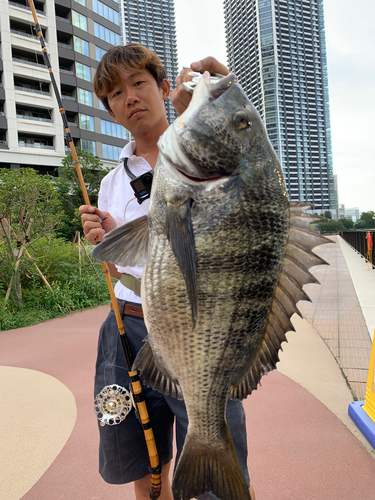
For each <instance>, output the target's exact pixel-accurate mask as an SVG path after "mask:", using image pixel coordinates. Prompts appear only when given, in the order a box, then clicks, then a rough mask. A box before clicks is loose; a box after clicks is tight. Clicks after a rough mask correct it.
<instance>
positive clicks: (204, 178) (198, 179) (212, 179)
mask: <svg viewBox="0 0 375 500" xmlns="http://www.w3.org/2000/svg"><path fill="white" fill-rule="evenodd" d="M174 168H175V169H176V170H177V171H178V172H179V173H180V174H182V175H183V176H184V177H187V178H188V179H189V180H191V181H193V182H205V181H217V180H218V179H222V178H223V177H229V176H228V175H219V174H218V175H215V176H213V177H193V176H192V175H188V174H187V173H186V172H183V171H182V170H180V169H179V168H177V167H176V165H174Z"/></svg>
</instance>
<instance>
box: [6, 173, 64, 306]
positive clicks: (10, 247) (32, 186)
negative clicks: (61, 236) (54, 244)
mask: <svg viewBox="0 0 375 500" xmlns="http://www.w3.org/2000/svg"><path fill="white" fill-rule="evenodd" d="M60 221H61V203H60V197H59V195H58V193H57V190H56V187H55V185H54V183H53V181H52V178H51V177H50V176H47V175H46V176H43V175H39V174H38V173H37V172H36V171H35V170H33V169H31V168H22V169H19V170H8V169H5V168H4V169H2V170H0V282H1V283H2V284H3V285H4V288H5V289H7V290H8V292H9V293H12V294H13V297H14V298H15V299H16V301H18V302H19V303H20V302H21V301H22V287H21V277H22V276H23V275H25V274H26V273H27V270H28V267H29V266H28V262H27V259H28V258H27V248H28V247H31V246H32V245H33V244H34V243H36V242H37V241H38V240H40V239H41V238H43V237H46V242H47V244H48V242H49V240H50V238H51V237H53V234H54V231H55V229H56V228H57V227H58V226H59V224H60ZM14 234H15V235H16V238H15V237H14Z"/></svg>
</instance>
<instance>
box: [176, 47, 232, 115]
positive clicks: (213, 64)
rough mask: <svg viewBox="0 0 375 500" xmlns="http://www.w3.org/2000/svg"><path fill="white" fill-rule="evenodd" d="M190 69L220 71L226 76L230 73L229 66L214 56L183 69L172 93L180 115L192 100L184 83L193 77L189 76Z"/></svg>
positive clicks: (220, 73) (200, 71)
mask: <svg viewBox="0 0 375 500" xmlns="http://www.w3.org/2000/svg"><path fill="white" fill-rule="evenodd" d="M190 71H197V72H199V73H204V72H205V71H209V72H210V73H219V75H224V76H225V75H227V74H228V73H229V71H228V68H227V67H226V66H224V64H221V63H220V62H219V61H218V60H217V59H215V58H214V57H206V58H205V59H201V60H200V61H197V62H194V63H192V64H191V66H190V68H188V69H183V70H182V71H181V72H180V74H179V75H178V77H177V78H176V85H177V87H176V88H175V89H173V90H172V94H171V100H172V104H173V107H174V109H175V110H176V111H177V113H178V114H179V115H182V113H183V112H184V111H185V109H186V108H187V107H188V106H189V103H190V101H191V97H192V96H191V94H190V93H189V92H187V91H186V90H185V89H184V87H183V85H182V84H183V83H184V82H187V81H189V80H191V79H192V77H191V76H189V73H190Z"/></svg>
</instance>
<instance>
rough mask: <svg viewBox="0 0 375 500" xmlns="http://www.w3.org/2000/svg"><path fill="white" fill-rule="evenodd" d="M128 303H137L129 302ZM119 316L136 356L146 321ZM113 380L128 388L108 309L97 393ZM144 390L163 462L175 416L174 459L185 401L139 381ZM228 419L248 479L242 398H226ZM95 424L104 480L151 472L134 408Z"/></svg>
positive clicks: (162, 462)
mask: <svg viewBox="0 0 375 500" xmlns="http://www.w3.org/2000/svg"><path fill="white" fill-rule="evenodd" d="M123 304H124V302H123ZM130 304H132V305H138V304H133V303H131V302H130ZM122 310H123V307H122ZM121 312H122V311H121ZM123 321H124V327H125V332H126V334H127V336H128V339H129V342H130V346H131V349H132V351H133V356H134V357H135V356H136V354H137V352H138V351H139V350H140V349H141V347H142V345H143V340H144V338H145V337H146V336H147V330H146V327H145V324H144V321H143V320H142V319H140V318H136V317H134V316H128V315H123ZM112 384H118V385H120V386H122V387H125V388H127V389H129V385H130V381H129V376H128V370H127V368H126V364H125V360H124V354H123V352H122V347H121V343H120V340H119V332H118V327H117V322H116V317H115V314H114V312H113V311H112V310H111V311H110V313H109V314H108V317H107V318H106V320H105V321H104V323H103V325H102V327H101V329H100V334H99V344H98V357H97V363H96V373H95V396H96V395H97V394H98V393H99V392H100V391H101V390H102V389H103V387H105V386H107V385H112ZM143 394H144V397H145V401H146V405H147V410H148V413H149V416H150V421H151V424H152V429H153V432H154V436H155V441H156V446H157V450H158V455H159V461H160V465H161V466H163V465H165V464H167V463H168V462H170V460H171V459H172V441H173V424H174V421H176V445H177V456H176V463H177V461H178V458H179V456H180V453H181V450H182V446H183V444H184V440H185V436H186V431H187V425H188V421H187V414H186V409H185V404H184V402H183V401H179V400H177V399H175V398H172V397H170V396H165V395H163V394H160V393H158V392H156V391H154V390H152V389H151V388H150V387H147V386H143ZM227 422H228V426H229V429H230V432H231V435H232V439H233V443H234V447H235V450H236V453H237V457H238V460H239V463H240V467H241V470H242V472H243V474H244V476H245V479H246V480H247V481H248V482H250V480H249V475H248V471H247V438H246V421H245V412H244V410H243V406H242V403H240V402H239V401H232V400H228V404H227ZM98 424H99V422H98ZM98 427H99V433H100V446H99V472H100V474H101V476H102V477H103V479H104V480H105V481H106V482H107V483H111V484H123V483H130V482H133V481H136V480H138V479H141V478H143V477H145V476H147V475H148V474H149V459H148V452H147V447H146V444H145V440H144V433H143V429H142V426H141V424H140V423H139V421H138V420H137V418H136V416H135V412H134V410H132V411H130V413H129V414H128V415H127V417H126V418H125V420H124V421H123V422H121V423H120V424H118V425H113V426H109V425H105V426H104V427H101V426H100V425H98ZM214 498H216V497H215V496H214V495H212V494H211V493H205V494H204V495H201V496H200V497H199V499H201V500H209V499H214Z"/></svg>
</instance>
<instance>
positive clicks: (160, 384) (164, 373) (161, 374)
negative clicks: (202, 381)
mask: <svg viewBox="0 0 375 500" xmlns="http://www.w3.org/2000/svg"><path fill="white" fill-rule="evenodd" d="M132 369H133V370H139V371H140V372H141V375H142V378H143V379H144V381H145V382H146V384H147V385H149V386H150V387H152V388H153V389H154V390H155V391H158V392H162V393H163V394H166V395H167V396H172V397H174V398H177V399H183V396H182V391H181V387H180V384H179V382H178V380H177V379H176V378H175V377H172V375H171V374H170V373H169V371H168V370H167V369H166V368H165V366H164V365H163V363H162V362H160V361H159V360H157V359H155V356H154V353H153V352H152V349H151V345H150V343H149V341H148V340H146V343H145V345H144V346H143V347H142V349H141V350H140V351H139V352H138V354H137V357H136V358H135V360H134V363H133V367H132Z"/></svg>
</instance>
